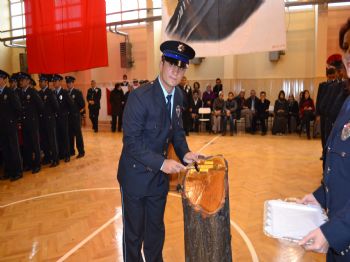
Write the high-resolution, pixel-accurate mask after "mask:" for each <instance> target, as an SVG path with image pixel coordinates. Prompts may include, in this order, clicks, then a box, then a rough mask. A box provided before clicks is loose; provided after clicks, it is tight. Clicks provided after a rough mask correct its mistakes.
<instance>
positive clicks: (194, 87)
mask: <svg viewBox="0 0 350 262" xmlns="http://www.w3.org/2000/svg"><path fill="white" fill-rule="evenodd" d="M200 89H201V85H200V84H199V83H198V82H194V83H193V91H192V92H194V91H198V95H199V97H201V95H202V94H201V90H200Z"/></svg>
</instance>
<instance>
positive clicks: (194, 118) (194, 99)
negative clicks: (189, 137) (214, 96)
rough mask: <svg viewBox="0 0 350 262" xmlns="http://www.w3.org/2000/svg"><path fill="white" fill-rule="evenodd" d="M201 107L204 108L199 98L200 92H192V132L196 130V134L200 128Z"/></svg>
mask: <svg viewBox="0 0 350 262" xmlns="http://www.w3.org/2000/svg"><path fill="white" fill-rule="evenodd" d="M201 107H202V100H201V99H200V98H199V93H198V90H194V91H193V92H192V99H191V101H190V113H191V131H193V130H194V131H195V132H198V126H199V120H198V119H199V114H198V110H199V108H201ZM193 126H194V127H193Z"/></svg>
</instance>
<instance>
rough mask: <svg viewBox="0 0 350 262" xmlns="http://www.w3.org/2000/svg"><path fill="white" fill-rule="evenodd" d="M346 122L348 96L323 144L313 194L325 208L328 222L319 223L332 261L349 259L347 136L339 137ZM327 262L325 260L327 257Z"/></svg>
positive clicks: (349, 106) (349, 154) (348, 118)
mask: <svg viewBox="0 0 350 262" xmlns="http://www.w3.org/2000/svg"><path fill="white" fill-rule="evenodd" d="M348 123H350V97H348V98H347V100H346V101H345V103H344V105H343V107H342V109H341V112H340V114H339V116H338V118H337V120H336V122H335V124H334V126H333V129H332V132H331V134H330V136H329V138H328V141H327V144H326V163H325V169H324V173H323V181H322V182H323V183H322V186H320V187H319V188H318V189H317V190H316V191H315V192H314V196H315V198H316V199H317V201H318V202H319V203H320V204H321V206H322V207H323V208H324V209H325V210H326V212H327V214H328V217H329V221H328V222H326V223H325V224H324V225H322V226H321V230H322V232H323V234H324V236H325V237H326V239H327V241H328V243H329V245H330V248H331V249H330V250H329V252H333V253H334V254H336V256H337V255H339V259H336V260H334V261H350V171H349V170H350V138H349V137H347V138H346V139H344V138H343V139H342V132H343V129H344V125H346V124H348ZM327 261H328V260H327Z"/></svg>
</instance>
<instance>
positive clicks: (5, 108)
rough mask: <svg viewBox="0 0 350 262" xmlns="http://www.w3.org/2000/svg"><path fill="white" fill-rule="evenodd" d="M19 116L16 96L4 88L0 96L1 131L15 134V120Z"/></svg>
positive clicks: (19, 110)
mask: <svg viewBox="0 0 350 262" xmlns="http://www.w3.org/2000/svg"><path fill="white" fill-rule="evenodd" d="M20 114H21V103H20V100H19V98H18V96H17V94H16V93H15V92H14V91H13V90H12V89H11V88H9V87H5V88H4V90H3V92H2V94H1V95H0V125H1V129H2V131H5V130H6V131H7V132H16V131H14V130H16V128H17V120H18V117H19V116H20Z"/></svg>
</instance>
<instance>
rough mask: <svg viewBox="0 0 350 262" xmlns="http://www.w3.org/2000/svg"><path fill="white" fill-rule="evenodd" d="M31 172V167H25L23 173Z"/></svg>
mask: <svg viewBox="0 0 350 262" xmlns="http://www.w3.org/2000/svg"><path fill="white" fill-rule="evenodd" d="M30 170H32V169H31V168H30V167H29V166H25V167H23V171H24V172H27V171H30Z"/></svg>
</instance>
